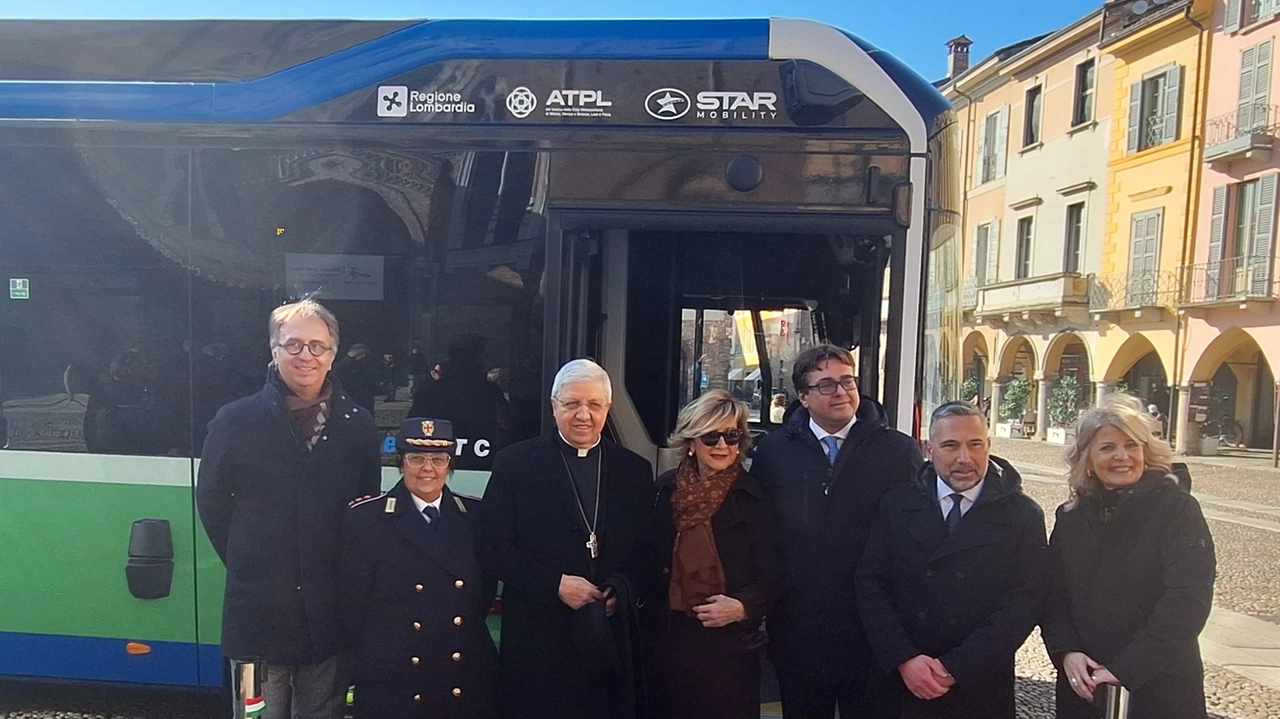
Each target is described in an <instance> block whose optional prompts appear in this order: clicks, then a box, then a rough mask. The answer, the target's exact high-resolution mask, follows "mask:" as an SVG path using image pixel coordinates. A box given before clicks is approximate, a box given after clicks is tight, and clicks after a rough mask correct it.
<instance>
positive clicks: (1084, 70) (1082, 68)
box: [1071, 60, 1098, 127]
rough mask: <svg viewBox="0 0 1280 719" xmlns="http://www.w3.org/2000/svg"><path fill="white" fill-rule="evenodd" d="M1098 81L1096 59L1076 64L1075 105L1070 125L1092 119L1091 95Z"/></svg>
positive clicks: (1073, 125) (1080, 123)
mask: <svg viewBox="0 0 1280 719" xmlns="http://www.w3.org/2000/svg"><path fill="white" fill-rule="evenodd" d="M1097 82H1098V65H1097V61H1096V60H1086V61H1084V62H1082V63H1080V64H1079V65H1076V93H1075V106H1074V108H1073V109H1072V111H1071V126H1072V127H1075V126H1077V125H1083V124H1085V123H1086V122H1092V121H1093V96H1094V91H1095V85H1096V84H1097Z"/></svg>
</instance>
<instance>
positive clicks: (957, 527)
mask: <svg viewBox="0 0 1280 719" xmlns="http://www.w3.org/2000/svg"><path fill="white" fill-rule="evenodd" d="M926 447H927V449H928V450H929V459H930V463H929V464H926V465H925V466H924V469H923V470H922V471H921V472H920V475H919V477H918V481H917V482H914V483H908V484H901V485H898V486H896V487H894V488H893V489H891V490H889V492H888V494H886V495H885V498H884V502H883V503H882V504H881V507H880V511H879V513H878V514H877V515H876V523H875V525H874V526H873V528H872V530H871V538H870V540H869V541H868V543H867V549H866V552H865V553H864V554H863V556H862V563H861V565H860V566H859V569H858V585H857V586H858V611H859V612H860V613H861V615H862V620H863V626H865V627H866V631H867V637H868V639H869V640H870V642H871V648H872V651H873V653H874V654H875V658H876V661H877V662H878V664H879V666H880V669H881V670H882V671H885V672H889V673H891V674H896V675H897V677H898V680H899V681H897V682H895V684H896V686H897V689H898V691H897V696H898V706H899V707H900V714H898V715H895V716H899V715H900V716H901V717H902V719H1014V715H1015V701H1014V655H1015V654H1016V653H1017V651H1018V647H1020V646H1022V643H1023V642H1024V641H1025V640H1026V638H1027V635H1028V634H1030V633H1031V630H1032V629H1034V628H1035V625H1036V621H1037V619H1038V618H1039V613H1040V604H1041V597H1042V592H1041V587H1042V586H1043V579H1044V566H1045V533H1044V513H1043V512H1042V511H1041V510H1040V507H1039V505H1037V504H1036V503H1035V501H1034V500H1032V499H1031V498H1030V497H1028V496H1027V495H1025V494H1023V493H1022V478H1021V477H1020V476H1018V473H1017V471H1015V470H1014V469H1013V467H1012V466H1011V465H1009V464H1008V463H1007V462H1005V461H1004V460H1002V459H999V458H996V457H991V456H990V452H991V440H990V439H989V438H988V437H987V423H986V419H985V418H984V417H983V415H982V410H980V409H978V408H977V407H974V406H973V405H970V404H967V403H964V402H949V403H947V404H944V405H942V406H941V407H939V408H938V409H937V410H935V411H934V413H933V417H932V420H931V421H930V424H929V441H928V442H927V443H926Z"/></svg>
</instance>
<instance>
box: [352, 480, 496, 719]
mask: <svg viewBox="0 0 1280 719" xmlns="http://www.w3.org/2000/svg"><path fill="white" fill-rule="evenodd" d="M477 509H478V503H477V502H474V501H473V500H466V499H463V498H462V497H459V496H457V495H455V494H453V493H452V492H450V491H449V490H448V489H445V491H444V495H443V496H442V497H441V500H440V524H439V525H438V526H437V527H432V526H431V525H430V524H429V523H428V522H427V521H426V518H425V517H423V516H422V514H421V513H420V512H418V508H417V506H416V505H415V504H414V502H413V496H412V495H411V494H410V493H409V490H408V489H407V488H406V487H405V485H404V481H403V480H401V481H400V483H399V484H397V485H396V486H395V487H394V488H393V489H392V490H391V491H390V492H388V493H387V494H386V495H383V496H380V497H376V498H373V499H367V500H363V501H360V502H356V503H355V505H354V506H352V508H351V509H349V510H348V511H347V514H346V517H345V518H344V521H343V525H342V537H343V546H342V574H341V578H342V581H341V586H342V596H343V603H342V617H343V625H344V627H345V629H346V632H347V636H348V637H349V638H350V641H351V644H352V646H354V647H355V667H354V673H353V674H354V680H355V685H356V691H355V714H356V717H358V718H360V717H363V718H365V719H408V718H409V717H455V718H457V719H463V718H465V719H490V718H491V717H494V716H495V699H496V689H497V680H498V650H497V649H496V648H495V647H494V644H493V638H492V637H491V636H490V635H489V629H488V627H487V626H486V625H485V617H486V616H488V614H489V607H490V605H491V604H492V601H493V593H494V592H493V589H494V584H493V583H492V582H486V581H485V580H484V577H483V576H482V574H481V571H480V562H479V559H478V558H477V556H476V551H475V536H474V532H473V530H472V524H471V523H472V521H473V519H474V516H475V513H476V510H477Z"/></svg>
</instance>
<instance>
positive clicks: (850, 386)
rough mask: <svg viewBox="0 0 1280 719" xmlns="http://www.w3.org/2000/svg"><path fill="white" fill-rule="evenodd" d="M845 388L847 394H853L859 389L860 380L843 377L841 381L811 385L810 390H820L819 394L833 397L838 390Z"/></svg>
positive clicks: (830, 380)
mask: <svg viewBox="0 0 1280 719" xmlns="http://www.w3.org/2000/svg"><path fill="white" fill-rule="evenodd" d="M837 387H840V388H843V389H844V391H846V392H852V391H854V390H856V389H857V388H858V380H856V379H854V378H853V377H842V378H840V380H839V381H836V380H833V379H824V380H822V381H821V382H817V383H815V384H811V385H809V387H808V389H810V390H815V389H816V390H818V394H825V395H833V394H835V393H836V388H837Z"/></svg>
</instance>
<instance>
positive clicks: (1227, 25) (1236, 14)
mask: <svg viewBox="0 0 1280 719" xmlns="http://www.w3.org/2000/svg"><path fill="white" fill-rule="evenodd" d="M1241 2H1242V0H1227V16H1226V18H1225V20H1224V21H1223V23H1222V29H1223V30H1226V31H1227V32H1235V31H1236V30H1239V29H1240V10H1241V7H1240V6H1241Z"/></svg>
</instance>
